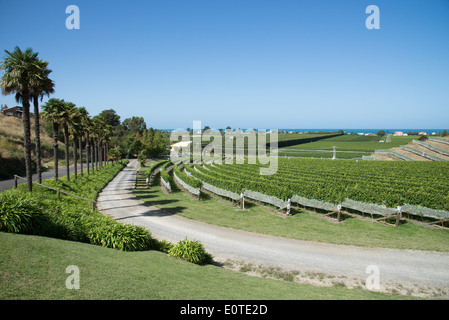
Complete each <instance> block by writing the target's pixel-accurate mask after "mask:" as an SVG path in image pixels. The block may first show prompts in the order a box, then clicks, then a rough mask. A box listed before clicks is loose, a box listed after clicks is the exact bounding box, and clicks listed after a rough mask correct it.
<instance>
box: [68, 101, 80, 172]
mask: <svg viewBox="0 0 449 320" xmlns="http://www.w3.org/2000/svg"><path fill="white" fill-rule="evenodd" d="M69 128H70V132H72V142H73V166H74V172H75V179H78V164H77V148H78V142H79V141H81V138H80V137H81V134H82V130H83V129H82V114H81V112H80V110H79V108H74V110H73V114H72V116H71V117H70V119H69ZM79 150H80V155H81V154H82V149H81V147H80V148H79ZM81 163H82V161H81Z"/></svg>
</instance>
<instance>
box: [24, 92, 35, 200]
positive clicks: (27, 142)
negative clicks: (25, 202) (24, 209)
mask: <svg viewBox="0 0 449 320" xmlns="http://www.w3.org/2000/svg"><path fill="white" fill-rule="evenodd" d="M22 107H23V119H22V120H23V138H24V143H23V146H24V148H25V170H26V178H27V188H28V191H30V192H31V191H33V171H32V167H31V127H30V101H29V97H28V95H27V94H24V95H23V96H22Z"/></svg>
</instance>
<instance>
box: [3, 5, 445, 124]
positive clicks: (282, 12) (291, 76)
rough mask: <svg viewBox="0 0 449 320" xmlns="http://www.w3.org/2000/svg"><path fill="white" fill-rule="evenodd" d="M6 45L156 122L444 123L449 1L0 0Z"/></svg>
mask: <svg viewBox="0 0 449 320" xmlns="http://www.w3.org/2000/svg"><path fill="white" fill-rule="evenodd" d="M71 4H74V5H77V6H78V7H79V9H80V20H81V21H80V29H79V30H68V29H66V27H65V20H66V18H67V17H68V16H69V15H68V14H66V13H65V8H66V7H67V6H68V5H71ZM371 4H374V5H377V6H378V7H379V9H380V29H379V30H368V29H367V28H366V27H365V20H366V18H367V17H368V16H369V15H368V14H366V13H365V9H366V7H367V6H368V5H371ZM15 46H19V47H20V48H22V49H25V48H27V47H31V48H33V49H34V50H35V51H37V52H39V56H40V57H41V58H43V59H44V60H47V61H49V62H50V68H51V69H52V70H53V73H52V78H53V80H54V81H55V83H56V87H55V89H56V92H55V94H54V95H53V96H52V97H56V98H63V99H65V100H67V101H72V102H74V103H75V104H76V105H78V106H85V107H86V108H87V109H88V110H89V112H90V114H91V115H96V114H98V113H99V112H100V111H101V110H104V109H110V108H112V109H114V110H116V112H117V113H118V114H119V115H120V116H121V119H122V120H123V119H125V118H128V117H131V116H133V115H135V116H143V117H144V118H145V120H146V122H147V125H148V126H152V127H155V128H178V127H183V128H186V127H192V121H193V120H201V121H202V124H203V126H204V125H209V126H210V127H213V128H224V127H226V126H227V125H230V126H232V127H233V128H237V127H241V128H248V127H253V128H265V129H272V128H429V129H431V128H448V127H449V0H432V1H425V0H420V1H417V0H407V1H402V0H394V1H391V0H390V1H385V0H369V1H365V0H341V1H335V0H325V1H323V0H307V1H302V0H201V1H200V0H157V1H156V0H147V1H132V0H131V1H99V0H97V1H76V0H70V1H66V0H54V1H46V0H44V1H35V0H29V1H24V0H14V1H9V0H0V50H1V52H0V57H1V58H3V56H4V50H5V49H6V50H10V51H11V50H13V49H14V47H15ZM46 100H47V98H46V99H44V102H45V101H46ZM0 104H8V106H12V105H15V104H16V103H15V101H14V97H13V96H12V95H11V96H0Z"/></svg>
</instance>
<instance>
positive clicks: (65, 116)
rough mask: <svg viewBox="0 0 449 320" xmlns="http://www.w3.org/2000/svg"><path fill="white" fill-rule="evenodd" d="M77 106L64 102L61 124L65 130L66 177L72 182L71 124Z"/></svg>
mask: <svg viewBox="0 0 449 320" xmlns="http://www.w3.org/2000/svg"><path fill="white" fill-rule="evenodd" d="M75 107H76V105H75V104H74V103H72V102H64V108H63V110H62V113H61V117H60V123H61V125H62V127H63V129H64V144H65V150H64V153H65V167H66V175H67V181H70V160H69V136H70V132H69V124H70V122H71V119H72V117H73V116H74V114H75Z"/></svg>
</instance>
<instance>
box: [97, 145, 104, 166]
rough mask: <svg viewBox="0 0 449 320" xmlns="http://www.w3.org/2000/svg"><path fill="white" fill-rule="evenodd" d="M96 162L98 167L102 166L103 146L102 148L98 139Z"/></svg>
mask: <svg viewBox="0 0 449 320" xmlns="http://www.w3.org/2000/svg"><path fill="white" fill-rule="evenodd" d="M98 156H99V158H98V162H99V165H100V169H101V168H102V167H103V148H102V144H101V142H100V141H98Z"/></svg>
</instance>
